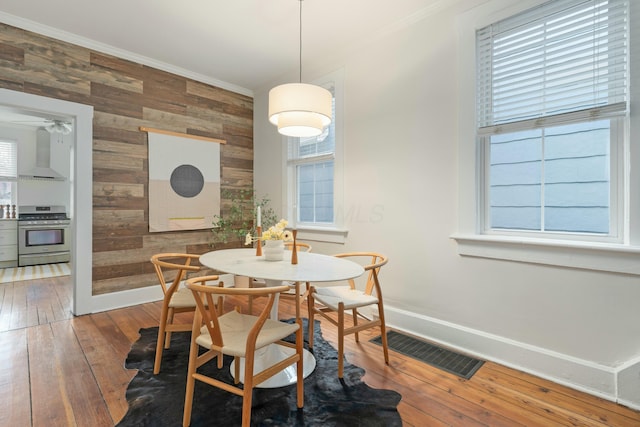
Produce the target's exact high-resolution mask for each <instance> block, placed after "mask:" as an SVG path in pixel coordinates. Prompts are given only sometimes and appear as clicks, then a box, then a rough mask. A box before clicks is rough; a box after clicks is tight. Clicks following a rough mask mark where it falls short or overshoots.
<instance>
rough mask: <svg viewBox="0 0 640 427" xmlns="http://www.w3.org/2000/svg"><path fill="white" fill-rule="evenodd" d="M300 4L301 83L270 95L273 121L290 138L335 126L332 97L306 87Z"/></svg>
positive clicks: (320, 88)
mask: <svg viewBox="0 0 640 427" xmlns="http://www.w3.org/2000/svg"><path fill="white" fill-rule="evenodd" d="M299 1H300V76H299V83H287V84H282V85H280V86H276V87H274V88H273V89H271V90H270V91H269V121H270V122H271V123H273V124H274V125H276V126H278V132H280V133H281V134H283V135H286V136H293V137H312V136H318V135H320V134H321V133H322V131H323V129H324V128H325V127H326V126H329V124H330V123H331V110H332V108H331V107H332V105H331V104H332V95H331V92H329V91H328V90H327V89H325V88H323V87H320V86H316V85H311V84H307V83H302V0H299Z"/></svg>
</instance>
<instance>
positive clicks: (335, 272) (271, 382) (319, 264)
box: [200, 249, 364, 388]
mask: <svg viewBox="0 0 640 427" xmlns="http://www.w3.org/2000/svg"><path fill="white" fill-rule="evenodd" d="M297 256H298V263H297V264H291V252H290V251H285V254H284V259H283V260H282V261H266V260H265V259H264V256H256V250H255V249H223V250H219V251H212V252H207V253H206V254H203V255H201V256H200V263H201V264H202V265H204V266H206V267H209V268H211V269H213V270H216V271H219V272H222V273H229V274H234V275H238V276H248V277H251V278H254V279H264V281H265V283H266V284H267V286H279V285H281V284H282V282H283V281H286V282H300V283H303V282H335V281H342V280H348V279H353V278H356V277H359V276H361V275H362V274H363V273H364V268H363V267H362V266H361V265H359V264H357V263H355V262H353V261H350V260H348V259H345V258H337V257H334V256H330V255H322V254H316V253H312V252H298V253H297ZM271 318H272V319H277V318H278V306H277V300H276V303H274V307H273V309H272V311H271ZM258 351H259V352H260V354H259V355H257V356H258V357H256V358H255V367H254V369H255V371H256V372H259V371H260V370H262V369H265V368H266V367H268V366H271V365H273V364H274V363H276V362H277V361H278V360H282V359H284V358H285V357H286V356H287V355H289V354H291V352H293V351H295V350H294V349H291V348H287V347H282V346H279V345H271V346H268V347H266V348H264V349H260V350H258ZM242 362H243V360H242V361H241V363H242ZM303 367H304V377H305V378H306V377H307V376H309V375H310V374H311V373H312V372H313V370H314V369H315V367H316V360H315V358H314V357H313V354H311V353H310V352H309V351H307V350H306V349H305V351H304V359H303ZM231 372H232V373H233V365H232V367H231ZM240 376H241V378H240V381H241V382H244V369H243V366H241V369H240ZM295 382H296V368H295V365H291V366H289V367H288V368H287V369H285V370H284V371H281V372H280V373H278V374H276V375H274V376H273V377H271V378H269V379H268V380H266V381H263V382H262V383H260V384H258V386H257V387H261V388H275V387H283V386H286V385H290V384H295Z"/></svg>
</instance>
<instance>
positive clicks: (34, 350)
mask: <svg viewBox="0 0 640 427" xmlns="http://www.w3.org/2000/svg"><path fill="white" fill-rule="evenodd" d="M68 282H69V280H68V277H67V278H53V279H46V280H40V281H25V282H15V283H8V284H3V285H0V401H1V402H2V408H3V409H2V411H0V426H3V427H4V426H7V427H8V426H11V427H14V426H20V427H23V426H47V427H50V426H91V427H101V426H113V425H114V424H115V423H117V422H118V421H119V420H120V419H121V418H122V417H123V415H124V414H125V412H126V410H127V402H126V399H125V390H126V388H127V384H128V383H129V380H130V379H131V378H132V377H133V376H134V375H135V371H131V370H127V369H125V368H124V361H125V359H126V356H127V353H128V352H129V348H130V346H131V344H132V343H133V342H135V341H136V340H137V338H138V330H139V329H140V328H146V327H151V326H157V322H158V318H159V313H160V306H159V304H158V303H153V304H144V305H140V306H136V307H131V308H125V309H119V310H113V311H109V312H103V313H97V314H93V315H87V316H80V317H73V316H72V315H71V313H70V307H71V294H70V284H69V283H68ZM259 303H260V302H259V301H258V302H256V304H259ZM281 312H282V316H283V317H293V313H294V308H293V304H292V303H290V302H289V301H286V302H283V303H282V305H281ZM322 331H323V336H324V337H325V338H326V339H327V340H328V341H330V342H332V343H335V339H336V333H335V332H334V330H333V329H332V328H331V325H325V324H323V327H322ZM363 335H364V336H363V337H362V338H361V342H360V344H356V343H355V342H354V340H353V337H352V336H351V337H349V338H348V339H347V340H346V342H345V347H346V358H347V360H348V361H349V362H350V363H353V364H355V365H358V366H361V367H362V368H364V369H365V370H366V374H365V376H364V378H363V380H364V381H365V382H366V383H367V384H369V385H370V386H371V387H375V388H389V389H393V390H396V391H398V392H399V393H400V394H402V401H401V402H400V405H399V406H398V411H399V412H400V415H401V416H402V420H403V424H404V425H406V426H578V425H579V426H639V425H640V412H637V411H633V410H630V409H628V408H625V407H623V406H620V405H617V404H615V403H612V402H609V401H606V400H603V399H599V398H597V397H593V396H590V395H588V394H584V393H580V392H577V391H575V390H572V389H569V388H567V387H563V386H560V385H557V384H554V383H552V382H550V381H546V380H543V379H540V378H537V377H535V376H532V375H528V374H525V373H522V372H519V371H516V370H513V369H510V368H506V367H504V366H500V365H497V364H495V363H491V362H487V363H485V364H484V365H483V366H482V368H480V370H478V372H476V374H475V375H474V376H473V377H472V378H471V379H470V380H463V379H460V378H458V377H456V376H454V375H451V374H448V373H446V372H443V371H440V370H438V369H436V368H433V367H431V366H429V365H427V364H424V363H420V362H417V361H415V360H413V359H410V358H408V357H405V356H403V355H401V354H398V353H395V352H391V353H390V357H391V363H390V365H389V366H386V365H385V364H384V362H383V361H382V351H381V348H380V347H379V346H378V345H376V344H372V343H370V342H368V341H369V339H370V338H373V336H374V335H375V334H374V333H370V334H363Z"/></svg>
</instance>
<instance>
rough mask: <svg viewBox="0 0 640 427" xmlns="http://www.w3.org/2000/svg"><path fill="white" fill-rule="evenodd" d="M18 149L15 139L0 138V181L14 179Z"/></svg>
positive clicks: (16, 174) (16, 171) (16, 172)
mask: <svg viewBox="0 0 640 427" xmlns="http://www.w3.org/2000/svg"><path fill="white" fill-rule="evenodd" d="M17 177H18V149H17V145H16V142H15V141H9V140H3V139H0V181H16V179H17Z"/></svg>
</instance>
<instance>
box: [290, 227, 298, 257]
mask: <svg viewBox="0 0 640 427" xmlns="http://www.w3.org/2000/svg"><path fill="white" fill-rule="evenodd" d="M291 234H293V246H292V247H291V264H297V263H298V247H297V246H296V234H298V230H292V231H291Z"/></svg>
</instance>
